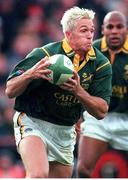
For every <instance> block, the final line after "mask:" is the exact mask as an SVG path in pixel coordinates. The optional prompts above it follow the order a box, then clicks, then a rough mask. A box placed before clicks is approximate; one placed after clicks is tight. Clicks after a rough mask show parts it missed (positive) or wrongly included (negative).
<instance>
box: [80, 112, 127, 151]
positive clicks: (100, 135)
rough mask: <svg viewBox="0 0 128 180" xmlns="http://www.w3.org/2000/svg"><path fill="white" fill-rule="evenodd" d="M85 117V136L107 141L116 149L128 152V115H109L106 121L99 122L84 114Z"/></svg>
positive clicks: (82, 127) (82, 128) (83, 126)
mask: <svg viewBox="0 0 128 180" xmlns="http://www.w3.org/2000/svg"><path fill="white" fill-rule="evenodd" d="M83 117H84V122H82V123H81V133H82V135H83V136H88V137H92V138H95V139H99V140H102V141H106V142H108V143H109V144H110V145H111V146H112V147H113V148H115V149H119V150H125V151H127V150H128V114H123V113H108V114H107V116H106V117H105V118H104V119H102V120H97V119H96V118H94V117H93V116H91V115H90V114H89V113H87V112H84V114H83Z"/></svg>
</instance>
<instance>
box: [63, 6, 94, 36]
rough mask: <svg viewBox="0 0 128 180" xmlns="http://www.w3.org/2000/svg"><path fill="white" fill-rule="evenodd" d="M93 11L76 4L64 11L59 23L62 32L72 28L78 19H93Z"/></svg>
mask: <svg viewBox="0 0 128 180" xmlns="http://www.w3.org/2000/svg"><path fill="white" fill-rule="evenodd" d="M94 16H95V12H94V11H92V10H90V9H84V8H79V7H77V6H75V7H73V8H70V9H68V10H67V11H65V13H64V15H63V17H62V19H61V21H60V23H61V25H62V30H63V33H64V34H65V32H66V31H70V30H72V29H73V28H74V27H75V25H76V20H78V19H91V20H93V19H94Z"/></svg>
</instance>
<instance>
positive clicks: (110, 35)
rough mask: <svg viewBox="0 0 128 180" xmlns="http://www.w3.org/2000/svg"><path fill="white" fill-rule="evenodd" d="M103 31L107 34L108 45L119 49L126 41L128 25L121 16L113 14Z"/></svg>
mask: <svg viewBox="0 0 128 180" xmlns="http://www.w3.org/2000/svg"><path fill="white" fill-rule="evenodd" d="M102 32H103V35H105V36H106V41H107V44H108V47H109V48H110V49H113V50H114V49H119V48H121V46H122V45H123V43H124V41H125V38H126V34H127V26H126V23H125V22H123V20H122V19H121V18H119V17H116V16H113V17H111V18H110V19H109V20H107V21H106V22H105V23H104V26H103V31H102Z"/></svg>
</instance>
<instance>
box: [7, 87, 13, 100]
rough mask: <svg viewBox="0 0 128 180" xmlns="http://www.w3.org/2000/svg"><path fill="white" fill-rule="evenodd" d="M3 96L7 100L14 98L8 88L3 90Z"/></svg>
mask: <svg viewBox="0 0 128 180" xmlns="http://www.w3.org/2000/svg"><path fill="white" fill-rule="evenodd" d="M5 95H6V96H7V97H8V98H14V96H13V94H12V92H11V91H10V90H9V88H6V89H5Z"/></svg>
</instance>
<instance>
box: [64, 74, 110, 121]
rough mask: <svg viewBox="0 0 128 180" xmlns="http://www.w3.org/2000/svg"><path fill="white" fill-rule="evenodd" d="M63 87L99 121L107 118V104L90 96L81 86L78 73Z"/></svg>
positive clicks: (98, 98) (101, 99)
mask: <svg viewBox="0 0 128 180" xmlns="http://www.w3.org/2000/svg"><path fill="white" fill-rule="evenodd" d="M61 87H62V88H63V89H66V90H69V91H71V92H72V93H73V94H74V95H75V96H76V97H77V98H78V99H79V101H80V102H81V103H82V104H83V105H84V107H85V109H86V110H87V111H88V112H89V113H90V114H91V115H92V116H94V117H95V118H97V119H102V118H104V117H105V115H106V113H107V112H108V104H107V102H106V101H105V100H104V99H103V98H100V97H96V96H92V95H90V94H89V93H88V92H87V91H86V90H85V89H83V87H82V86H81V85H80V78H79V76H78V74H77V73H76V72H74V78H73V79H72V78H69V81H68V82H66V83H64V85H63V86H61Z"/></svg>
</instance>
